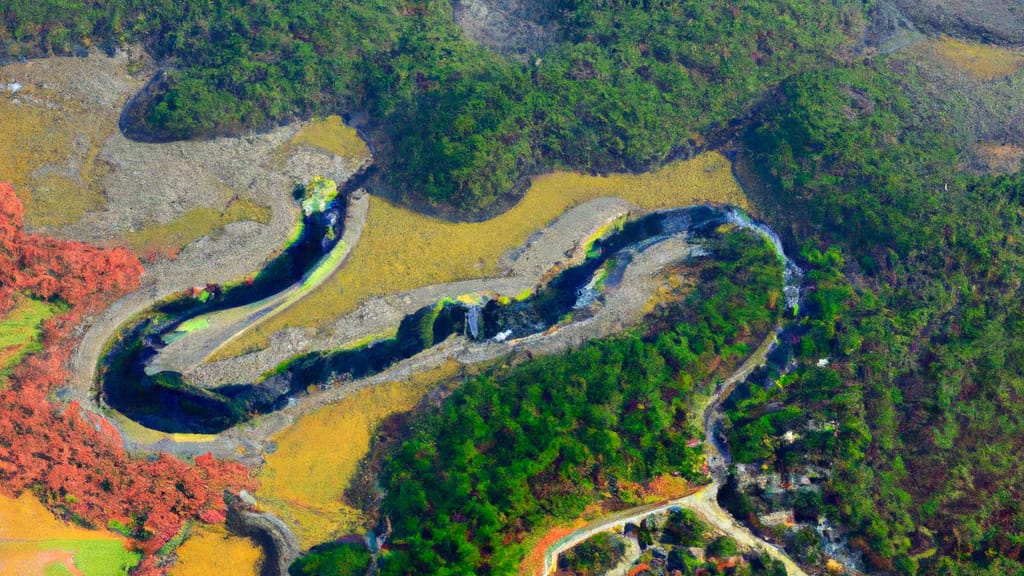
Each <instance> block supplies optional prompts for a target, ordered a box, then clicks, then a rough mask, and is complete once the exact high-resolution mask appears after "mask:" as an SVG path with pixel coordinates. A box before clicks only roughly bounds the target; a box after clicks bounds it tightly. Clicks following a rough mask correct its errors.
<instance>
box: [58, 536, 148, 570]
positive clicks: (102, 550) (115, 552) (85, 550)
mask: <svg viewBox="0 0 1024 576" xmlns="http://www.w3.org/2000/svg"><path fill="white" fill-rule="evenodd" d="M39 547H40V549H42V550H67V551H68V552H71V553H72V554H74V563H75V567H76V568H78V569H79V570H81V572H82V574H85V576H122V575H127V574H128V571H129V570H131V569H132V568H134V567H135V565H136V564H138V563H139V560H141V559H142V556H141V555H140V554H139V553H138V552H132V551H130V550H126V549H125V547H124V544H122V543H121V542H120V541H118V540H46V541H43V542H40V543H39ZM53 566H54V565H52V564H51V565H50V566H47V568H46V573H47V574H50V573H51V568H52V567H53ZM61 568H63V567H61ZM54 570H58V571H56V572H54V574H64V573H66V572H60V571H59V570H60V568H54ZM65 570H66V568H65Z"/></svg>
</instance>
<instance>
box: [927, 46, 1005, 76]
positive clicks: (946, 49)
mask: <svg viewBox="0 0 1024 576" xmlns="http://www.w3.org/2000/svg"><path fill="white" fill-rule="evenodd" d="M934 47H935V51H936V53H937V54H938V55H939V56H940V57H941V58H942V59H943V60H945V61H946V62H947V63H948V64H950V65H952V66H955V67H956V68H959V69H960V70H963V71H964V72H967V73H969V74H971V75H972V76H974V77H975V78H977V79H979V80H995V79H997V78H1005V77H1007V76H1010V75H1012V74H1015V73H1016V72H1017V71H1018V70H1020V69H1021V67H1022V66H1024V54H1022V53H1020V52H1017V51H1014V50H1010V49H1009V48H1002V47H1000V46H993V45H991V44H980V43H975V42H964V41H962V40H957V39H955V38H950V37H948V36H942V37H941V38H939V39H938V40H936V41H934Z"/></svg>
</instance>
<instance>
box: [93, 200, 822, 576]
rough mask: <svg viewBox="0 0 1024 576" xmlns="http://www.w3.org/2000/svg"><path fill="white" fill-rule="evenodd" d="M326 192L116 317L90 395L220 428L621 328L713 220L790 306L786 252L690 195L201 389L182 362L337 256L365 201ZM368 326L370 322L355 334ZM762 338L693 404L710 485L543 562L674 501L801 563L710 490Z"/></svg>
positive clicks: (580, 536)
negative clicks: (554, 255)
mask: <svg viewBox="0 0 1024 576" xmlns="http://www.w3.org/2000/svg"><path fill="white" fill-rule="evenodd" d="M336 202H337V204H336V205H334V206H331V207H329V208H328V210H326V211H325V213H324V214H323V215H321V216H318V217H315V218H314V219H313V220H309V219H307V221H306V222H304V225H303V226H302V227H300V228H299V229H298V233H297V235H296V237H295V238H294V239H293V243H292V244H291V245H290V246H289V248H288V249H287V250H286V251H285V253H284V255H283V256H282V258H283V259H284V260H282V258H279V259H278V260H276V261H275V262H272V263H271V265H270V266H269V267H268V268H267V269H265V270H264V271H262V272H261V273H260V274H258V275H256V276H255V280H251V281H248V282H240V283H238V284H235V285H231V286H223V287H221V286H207V287H205V288H203V289H202V290H197V291H194V292H193V293H191V294H185V295H178V296H174V297H171V298H168V299H165V300H162V301H160V302H156V303H154V304H153V305H151V306H150V307H149V308H147V309H145V310H143V311H142V312H139V313H137V314H135V315H134V316H133V317H132V318H130V319H129V320H128V321H127V322H125V323H123V324H122V325H121V326H120V327H119V328H118V329H117V332H116V334H115V335H114V337H113V338H112V339H111V340H110V341H109V343H108V345H107V347H106V348H105V350H104V353H103V355H102V356H101V357H100V358H99V361H98V362H97V364H96V374H97V382H96V383H97V385H98V395H99V398H98V399H99V400H100V401H101V403H102V404H105V405H106V406H107V407H108V408H109V409H112V410H115V411H117V412H119V413H121V414H122V415H124V416H125V417H127V418H129V419H131V420H134V421H136V422H138V423H140V424H142V425H143V426H146V427H148V428H152V429H156V430H159V431H163V432H172V433H173V432H191V433H205V434H222V433H228V432H230V431H231V430H232V429H233V428H235V427H236V425H237V424H239V423H243V422H246V421H248V420H249V419H251V418H252V416H253V415H254V414H257V413H259V414H270V413H274V412H276V411H281V410H285V409H287V408H289V407H290V406H292V405H293V404H294V403H295V402H296V401H297V398H298V397H299V396H303V395H305V394H306V393H307V390H309V389H310V387H311V386H315V385H319V386H320V387H322V388H325V389H333V388H353V389H355V388H358V387H359V386H365V385H370V384H372V383H373V382H375V381H377V380H378V378H375V377H376V376H377V375H378V374H381V373H395V371H396V366H397V367H399V368H401V369H403V370H405V372H404V373H401V374H405V375H408V373H410V372H411V371H415V370H417V369H424V368H427V367H429V366H431V365H432V364H431V362H434V364H436V362H435V361H434V360H433V359H436V358H437V357H442V356H444V357H456V356H457V357H458V359H459V361H460V362H463V363H471V362H473V361H481V360H487V359H490V358H495V357H498V356H501V355H504V354H508V353H512V352H516V351H521V350H541V351H547V352H550V351H554V350H557V349H559V347H562V348H564V347H565V346H575V345H579V344H580V343H582V342H584V341H586V340H587V339H589V338H593V337H600V336H605V335H608V334H609V333H614V331H616V330H617V329H618V330H621V329H622V328H623V323H622V321H623V318H636V317H639V314H637V312H638V311H639V310H640V308H641V307H642V304H643V302H645V301H646V300H647V298H648V297H649V289H650V287H651V282H650V278H651V277H652V276H654V273H655V272H657V271H658V270H660V269H661V268H662V267H664V266H666V265H669V264H671V263H674V262H678V261H679V260H681V259H685V258H695V257H704V256H706V253H705V252H704V250H703V249H702V248H701V246H700V239H701V238H702V236H704V235H706V234H707V233H708V232H710V231H713V230H714V229H715V228H717V227H718V226H720V225H722V224H727V223H729V224H734V225H737V226H739V227H742V228H746V229H749V230H751V231H753V232H755V233H757V234H760V235H762V236H763V237H764V238H766V240H768V241H769V242H771V243H772V245H773V246H774V247H775V250H776V253H777V255H778V256H779V258H780V259H782V260H784V261H785V263H786V273H785V286H784V292H785V295H786V299H787V305H788V306H789V307H790V308H791V309H794V310H795V309H797V307H798V305H799V297H800V292H799V285H800V279H801V274H800V270H799V269H798V268H797V267H796V266H795V265H793V263H792V262H791V261H790V259H789V258H788V257H787V256H786V254H785V253H784V251H783V248H782V245H781V243H780V242H779V239H778V237H777V236H776V235H775V233H774V231H772V230H771V229H770V228H768V227H767V226H766V225H764V224H761V223H758V222H755V221H753V220H752V219H751V218H750V217H749V216H748V215H746V214H745V213H743V212H742V211H740V210H739V209H736V208H733V207H717V206H707V205H701V206H690V207H686V208H678V209H674V210H666V211H659V212H653V213H648V214H644V215H641V216H639V217H636V218H633V219H622V220H621V221H620V222H619V225H618V226H616V227H614V230H613V231H612V232H611V233H608V234H605V235H603V236H601V237H599V238H596V239H594V240H592V241H590V242H587V243H586V245H585V246H583V247H582V250H580V251H579V252H580V255H578V256H576V257H573V258H567V260H566V261H564V262H562V263H559V265H558V266H556V267H555V269H554V270H552V272H551V273H550V274H548V275H546V276H545V278H544V280H543V281H539V282H537V283H536V284H535V285H534V287H533V288H532V289H531V290H529V291H527V293H524V294H519V295H518V296H513V295H508V294H502V293H501V290H500V288H499V286H501V285H502V284H501V283H500V281H499V280H500V279H494V280H493V282H492V286H493V287H492V288H491V289H490V290H488V289H484V290H476V291H475V292H473V293H472V294H468V295H467V294H463V293H458V292H456V293H451V294H448V296H447V297H442V298H440V299H438V300H436V301H435V302H434V303H433V304H429V305H427V306H424V307H421V308H419V309H417V310H415V311H413V312H411V313H409V314H407V315H406V316H405V317H404V318H402V319H401V321H400V322H399V324H398V326H397V331H396V333H395V336H394V337H391V338H386V339H380V340H377V341H373V342H370V343H368V344H364V345H362V346H359V347H355V348H348V349H340V350H327V351H316V352H310V353H305V354H302V355H299V356H297V357H293V358H291V359H289V360H287V361H286V362H285V363H283V364H281V365H279V366H277V367H276V368H274V369H273V370H270V371H267V372H265V373H264V374H263V375H261V376H260V377H258V378H256V379H254V380H252V381H248V382H234V383H229V384H221V385H217V386H212V387H211V386H207V387H204V386H203V385H201V384H197V383H193V382H190V381H189V380H188V378H187V377H186V375H184V374H183V372H186V369H187V368H190V367H193V366H195V365H197V364H199V363H201V362H202V361H203V360H204V359H205V358H207V357H208V356H209V355H210V354H211V353H212V352H213V351H215V350H216V349H217V347H219V346H221V345H222V344H223V343H224V342H226V341H228V340H230V339H231V338H234V337H236V336H237V335H238V334H240V333H241V332H243V331H244V330H246V329H248V328H250V327H251V326H253V325H254V324H256V323H258V322H260V321H262V320H264V319H265V318H267V317H269V316H271V315H273V314H276V313H278V312H280V311H281V310H283V309H285V308H287V307H288V306H291V305H292V304H294V303H295V302H297V301H298V300H300V299H301V298H302V297H303V296H305V295H306V294H308V293H309V292H310V291H311V290H312V289H314V288H315V287H316V286H318V285H319V284H320V283H321V282H323V280H324V279H325V278H327V277H328V276H330V275H331V274H333V273H334V272H335V271H336V270H338V269H339V268H340V267H341V266H343V265H344V263H345V259H346V257H347V254H348V252H349V250H350V249H351V248H352V246H353V245H354V244H355V242H357V241H358V235H359V227H360V226H361V221H360V220H359V219H353V218H351V215H352V214H353V213H358V211H359V210H363V211H364V212H365V209H366V205H365V202H363V203H362V204H361V205H360V199H359V198H354V197H350V198H341V199H339V200H337V201H336ZM341 202H347V205H346V206H343V205H341ZM346 216H349V217H348V218H347V217H346ZM288 258H291V259H292V260H293V261H292V262H288V261H287V259H288ZM296 263H298V265H296ZM483 284H484V285H485V286H486V285H487V282H484V283H483ZM374 333H379V331H374V332H368V333H367V334H366V335H367V336H370V335H372V334H374ZM773 342H774V334H772V335H770V336H769V337H768V338H767V339H766V340H765V341H764V342H763V343H762V344H761V345H760V346H759V347H758V349H757V350H756V351H755V352H754V353H753V354H752V355H751V356H750V357H749V358H748V359H747V360H746V361H745V362H744V363H743V365H742V366H741V367H740V368H739V369H737V371H736V372H734V373H733V374H732V375H730V376H729V378H727V379H726V380H725V381H724V382H722V383H721V384H719V385H718V386H717V388H716V390H715V391H714V394H713V396H712V397H711V399H710V400H709V402H708V404H707V406H706V407H705V408H704V425H705V430H706V435H707V441H706V442H705V446H706V447H707V450H708V460H709V466H710V469H711V472H712V479H713V481H712V483H711V484H710V485H708V486H706V487H704V488H703V489H701V490H700V491H698V492H696V493H694V494H692V495H690V496H687V497H686V498H682V499H678V500H673V501H669V502H664V503H660V504H656V505H649V506H644V507H640V508H636V509H633V510H627V511H623V512H619V513H616V514H615V515H614V516H612V517H609V518H605V519H602V520H599V521H595V522H593V523H591V524H589V525H588V526H586V527H584V528H581V529H580V530H577V531H575V532H573V533H572V534H570V535H569V536H567V537H566V538H563V539H562V540H560V541H559V542H557V543H555V544H554V545H553V546H552V547H551V548H549V549H548V550H547V551H546V555H545V571H546V573H550V572H551V571H552V570H553V569H554V567H555V566H556V564H557V557H558V554H560V553H561V552H563V551H565V550H567V549H568V548H570V547H572V546H573V545H575V544H577V543H579V542H581V541H583V540H585V539H586V538H588V537H589V536H591V535H593V534H595V533H597V532H600V531H605V530H610V529H613V528H615V527H616V526H621V525H622V524H624V523H625V522H636V521H639V520H640V519H642V518H643V517H646V516H648V515H651V514H654V513H657V512H660V511H664V510H668V509H670V508H673V507H686V508H690V509H692V510H694V511H695V512H697V513H698V514H699V515H700V516H701V517H703V518H704V519H705V520H706V521H708V522H709V523H710V524H712V525H713V526H715V527H716V528H718V529H719V530H721V531H722V532H724V533H726V534H728V535H729V536H731V537H733V538H734V539H736V540H737V541H738V542H739V543H740V544H741V545H742V546H744V547H747V548H759V549H761V550H764V551H766V552H767V553H768V554H770V555H772V556H773V557H776V558H779V559H780V560H782V561H783V562H784V563H785V564H786V566H787V570H788V571H789V573H790V574H804V573H803V572H802V571H801V570H800V569H799V568H798V567H797V566H796V564H794V563H793V562H792V561H791V560H789V558H788V557H786V556H785V555H784V554H783V553H781V552H780V551H779V550H778V549H776V548H775V547H773V546H771V545H769V544H767V543H765V542H764V541H763V540H760V539H758V538H757V537H756V536H754V535H753V534H751V533H750V532H749V531H748V530H746V529H745V528H743V527H742V526H740V525H739V524H738V523H737V522H736V521H735V520H734V519H733V518H732V517H731V516H730V515H729V514H728V513H727V512H725V511H724V510H722V509H721V508H720V507H719V506H718V504H717V502H716V499H715V496H716V494H717V492H718V488H719V486H720V485H721V483H722V482H723V481H724V479H725V476H726V473H727V465H728V462H729V455H728V451H727V448H726V447H725V446H724V445H723V444H722V442H721V441H720V438H719V435H718V434H716V430H717V429H718V427H719V423H720V419H721V409H720V407H721V404H722V402H723V401H724V400H725V399H726V398H727V397H728V395H729V393H730V392H731V391H732V389H733V387H734V386H735V385H736V384H737V383H740V382H742V381H743V380H744V379H745V378H746V376H747V375H748V374H749V373H750V372H751V371H752V370H753V369H755V368H756V367H757V366H759V365H761V364H762V363H763V362H764V359H765V356H766V355H767V353H768V351H769V349H770V347H771V346H772V343H773ZM446 355H447V356H446ZM453 355H454V356H453ZM198 449H200V450H201V449H202V447H198Z"/></svg>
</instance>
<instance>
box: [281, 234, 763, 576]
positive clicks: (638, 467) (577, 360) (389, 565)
mask: <svg viewBox="0 0 1024 576" xmlns="http://www.w3.org/2000/svg"><path fill="white" fill-rule="evenodd" d="M709 250H710V251H711V252H712V253H713V254H714V257H713V260H703V261H699V262H697V263H695V264H694V265H693V266H692V270H688V271H687V273H688V274H694V275H695V276H697V277H699V278H700V282H699V284H698V286H697V287H696V288H694V289H693V291H692V292H691V293H690V294H689V295H688V296H686V297H685V299H684V300H682V301H675V302H674V303H672V304H669V305H666V306H664V307H662V308H661V309H659V310H657V311H655V312H653V313H652V315H651V316H650V317H649V318H648V321H647V323H646V325H647V326H648V328H647V329H645V330H643V331H640V330H637V331H632V332H629V333H627V334H625V335H623V336H621V337H613V338H608V339H605V340H594V341H591V342H590V343H589V344H587V345H585V346H584V347H582V348H581V349H579V350H577V351H571V352H568V353H566V354H562V355H555V356H548V357H541V358H535V359H534V360H532V361H530V362H526V363H522V364H519V365H518V366H514V367H508V368H498V369H497V370H495V371H492V372H490V373H487V374H484V375H481V376H478V377H475V378H470V379H469V380H467V381H466V382H464V383H462V384H461V385H460V386H459V388H458V389H456V390H455V391H454V392H453V393H452V395H451V396H450V397H449V398H448V399H447V400H446V401H445V402H444V404H443V405H442V406H441V407H440V408H438V409H427V410H424V411H422V412H421V413H419V414H417V415H415V416H414V417H412V418H411V419H410V421H409V422H408V423H407V424H406V427H407V428H408V431H407V435H408V438H407V439H406V440H404V441H402V442H401V443H399V444H397V445H395V446H392V447H390V448H388V449H387V450H386V453H384V454H383V464H382V468H383V472H382V475H381V479H380V481H381V484H382V486H381V488H382V489H383V491H384V493H385V496H384V500H383V502H382V503H381V504H380V510H379V512H378V513H379V514H380V515H381V516H382V517H387V518H390V522H391V525H392V527H393V534H392V537H391V539H390V544H389V547H390V550H389V551H388V553H387V554H386V555H384V556H383V557H382V559H381V560H380V562H381V564H380V566H381V572H382V573H385V574H512V573H516V572H517V570H518V567H519V564H520V562H521V561H522V558H523V555H524V554H525V552H526V544H524V539H526V538H527V537H528V536H529V535H530V534H532V533H536V532H537V531H539V530H543V529H545V528H547V527H548V526H549V525H550V524H551V523H552V522H553V521H559V520H561V521H566V520H572V519H574V518H576V517H577V516H579V515H580V513H581V512H583V509H584V508H585V507H586V506H587V505H588V504H591V503H594V502H598V501H600V500H604V499H608V498H612V499H613V500H615V501H617V502H620V503H621V504H622V505H623V506H628V505H636V504H637V503H639V501H640V496H641V493H642V490H643V488H642V487H643V486H645V485H646V484H648V483H649V482H650V481H651V480H653V479H654V478H655V477H657V476H659V475H663V474H671V473H675V474H678V475H681V476H682V477H684V478H687V479H689V480H690V481H691V482H694V483H701V482H704V481H705V480H704V478H705V476H704V473H703V471H702V464H703V462H704V455H703V449H702V448H701V447H699V446H695V447H688V446H687V443H688V441H689V440H691V439H692V438H695V437H699V436H700V426H701V424H700V413H699V412H694V410H693V409H692V408H691V404H690V402H689V397H690V396H691V395H692V394H693V393H694V392H698V391H701V392H705V393H706V392H707V388H708V386H709V385H710V384H711V382H712V381H713V379H714V377H716V376H719V375H721V374H727V373H728V372H729V371H730V370H732V369H733V368H734V367H735V366H736V365H738V364H739V363H740V362H741V361H742V360H743V359H745V357H746V355H747V354H748V353H749V350H750V349H752V347H753V346H756V345H757V343H759V342H760V340H761V339H763V338H764V337H765V335H766V334H767V333H768V332H769V331H770V330H772V329H773V327H774V326H775V323H776V322H777V320H778V318H779V316H780V315H781V313H782V310H781V308H782V302H783V299H782V296H781V285H782V264H781V262H780V261H779V259H778V257H777V256H776V255H775V252H774V249H773V247H771V246H769V245H768V244H766V243H765V241H764V240H763V239H761V238H760V237H757V236H754V235H752V234H750V233H749V232H745V231H739V230H734V231H731V232H727V233H725V234H724V236H722V237H720V238H717V239H715V240H714V241H712V242H711V243H710V245H709ZM712 366H717V368H716V369H711V368H709V367H712ZM379 449H383V448H379ZM343 549H344V547H343ZM340 557H343V558H346V559H351V561H354V562H358V563H361V566H362V568H363V569H365V565H366V562H368V557H365V556H360V555H356V554H351V553H344V554H343V553H342V552H340V551H338V550H337V548H336V547H326V548H325V549H323V550H321V551H314V552H313V554H312V555H311V556H310V557H307V558H306V559H303V560H302V561H301V562H299V563H297V564H295V565H294V566H293V573H295V574H326V573H328V572H327V571H325V570H323V569H322V568H319V567H320V566H339V565H341V566H345V564H343V563H341V562H340V561H339V560H337V558H340ZM346 569H348V568H346ZM332 570H333V568H332ZM332 573H333V572H332ZM342 573H344V572H342Z"/></svg>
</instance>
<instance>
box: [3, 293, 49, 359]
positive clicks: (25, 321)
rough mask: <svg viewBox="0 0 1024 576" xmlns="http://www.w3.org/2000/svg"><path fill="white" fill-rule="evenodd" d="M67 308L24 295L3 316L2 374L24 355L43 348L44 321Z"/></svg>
mask: <svg viewBox="0 0 1024 576" xmlns="http://www.w3.org/2000/svg"><path fill="white" fill-rule="evenodd" d="M63 310H64V307H63V306H61V305H59V304H52V303H49V302H43V301H42V300H35V299H33V298H28V297H24V296H19V297H17V301H16V303H15V305H14V308H13V309H11V311H10V312H8V313H7V316H6V317H5V318H3V319H2V320H0V376H2V373H3V371H4V370H6V369H8V368H10V367H12V366H14V365H16V364H17V363H18V362H21V359H22V358H24V357H25V356H27V355H28V354H32V353H35V352H39V351H40V350H42V342H41V340H42V336H43V322H44V321H45V320H47V319H49V318H53V317H54V316H56V315H57V314H59V313H60V312H62V311H63Z"/></svg>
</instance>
